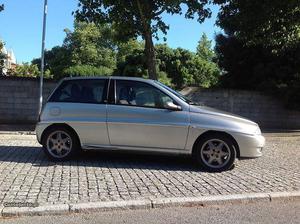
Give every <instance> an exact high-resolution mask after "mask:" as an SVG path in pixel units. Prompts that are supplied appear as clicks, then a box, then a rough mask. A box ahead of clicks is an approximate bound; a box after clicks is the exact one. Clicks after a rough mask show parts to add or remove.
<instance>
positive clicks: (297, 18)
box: [216, 0, 300, 109]
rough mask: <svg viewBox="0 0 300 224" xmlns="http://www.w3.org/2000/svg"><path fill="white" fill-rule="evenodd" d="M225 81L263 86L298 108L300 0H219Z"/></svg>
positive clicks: (220, 54) (219, 42)
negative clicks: (222, 30) (220, 3)
mask: <svg viewBox="0 0 300 224" xmlns="http://www.w3.org/2000/svg"><path fill="white" fill-rule="evenodd" d="M219 2H223V4H222V5H221V12H220V13H219V18H218V23H219V24H220V25H221V27H222V28H223V29H224V30H225V31H226V34H225V35H222V34H220V35H218V36H217V37H216V53H217V58H218V63H219V66H220V67H221V68H222V69H223V71H224V72H223V73H224V74H223V76H222V79H221V85H222V86H224V87H228V88H239V89H251V90H253V89H254V90H260V91H264V92H266V93H270V94H273V95H275V96H278V97H279V98H281V99H283V100H284V101H285V103H286V105H287V106H288V107H290V108H298V109H300V104H299V101H300V95H299V92H300V32H299V28H300V27H299V24H300V11H299V10H300V9H299V6H300V5H299V1H295V0H289V1H278V0H275V1H270V0H267V1H259V0H251V1H250V0H245V1H241V0H231V1H226V4H225V3H224V2H225V1H219ZM296 2H298V4H296Z"/></svg>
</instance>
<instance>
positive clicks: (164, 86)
mask: <svg viewBox="0 0 300 224" xmlns="http://www.w3.org/2000/svg"><path fill="white" fill-rule="evenodd" d="M155 82H156V83H157V84H158V85H160V86H161V87H163V88H165V89H166V90H168V91H170V92H171V93H173V94H174V95H176V96H177V97H179V98H180V99H181V100H183V101H184V102H186V103H188V104H191V105H192V104H193V105H196V103H195V102H193V101H191V100H190V99H188V98H187V97H186V96H184V95H182V94H181V93H179V92H177V91H175V90H174V89H172V88H170V87H169V86H166V85H165V84H162V83H161V82H159V81H155Z"/></svg>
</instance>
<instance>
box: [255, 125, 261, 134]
mask: <svg viewBox="0 0 300 224" xmlns="http://www.w3.org/2000/svg"><path fill="white" fill-rule="evenodd" d="M254 134H255V135H261V130H260V128H259V127H258V126H257V128H256V130H255V132H254Z"/></svg>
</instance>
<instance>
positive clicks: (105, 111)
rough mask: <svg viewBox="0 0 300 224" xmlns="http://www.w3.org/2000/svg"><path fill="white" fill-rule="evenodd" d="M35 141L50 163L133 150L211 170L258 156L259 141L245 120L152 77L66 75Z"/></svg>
mask: <svg viewBox="0 0 300 224" xmlns="http://www.w3.org/2000/svg"><path fill="white" fill-rule="evenodd" d="M36 134H37V140H38V142H39V143H41V144H42V145H43V148H44V151H45V153H46V154H47V155H48V156H49V157H50V158H51V159H52V160H55V161H62V160H66V159H69V158H70V157H71V156H73V155H74V154H76V153H77V152H78V151H79V150H81V149H83V150H89V149H93V150H94V149H102V150H103V149H106V150H134V151H143V152H157V153H176V154H188V155H192V156H193V157H194V158H195V160H196V161H197V163H199V165H202V166H203V167H204V168H206V169H208V170H209V171H223V170H227V169H229V168H231V167H232V166H233V164H234V162H235V159H236V158H255V157H259V156H261V155H262V149H263V147H264V144H265V138H264V137H263V136H262V135H261V131H260V128H259V126H258V125H257V124H256V123H254V122H252V121H250V120H247V119H245V118H242V117H239V116H235V115H233V114H229V113H226V112H222V111H218V110H215V109H212V108H208V107H205V106H197V105H196V104H195V103H193V102H191V101H189V100H188V99H186V98H185V97H184V96H182V95H181V94H179V93H178V92H176V91H174V90H172V89H171V88H169V87H167V86H165V85H163V84H162V83H160V82H158V81H154V80H146V79H141V78H129V77H99V78H98V77H97V78H95V77H91V78H86V77H84V78H82V77H81V78H65V79H63V80H62V81H61V82H60V83H59V84H58V86H57V87H56V89H55V90H54V91H53V93H52V94H51V95H50V97H49V98H48V101H47V103H46V104H45V106H44V108H43V111H42V113H41V114H40V118H39V122H38V124H37V126H36Z"/></svg>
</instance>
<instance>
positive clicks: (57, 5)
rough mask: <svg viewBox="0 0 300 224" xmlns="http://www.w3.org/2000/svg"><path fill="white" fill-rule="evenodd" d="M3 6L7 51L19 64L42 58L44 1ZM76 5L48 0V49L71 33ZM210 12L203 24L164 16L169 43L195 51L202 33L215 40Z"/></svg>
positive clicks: (7, 0)
mask: <svg viewBox="0 0 300 224" xmlns="http://www.w3.org/2000/svg"><path fill="white" fill-rule="evenodd" d="M1 3H4V5H5V9H4V11H2V12H1V13H0V39H1V40H3V41H4V42H5V46H6V48H7V49H13V51H14V53H15V56H16V58H17V62H18V63H22V62H30V61H31V60H32V59H33V58H37V57H40V55H41V39H42V21H43V4H44V0H25V1H24V0H0V4H1ZM77 4H78V0H48V16H47V28H46V49H51V48H52V47H54V46H57V45H61V44H62V42H63V40H64V38H65V33H64V29H65V28H68V29H70V30H72V28H73V21H74V17H73V16H72V11H74V10H76V8H77ZM211 9H212V17H211V18H210V19H207V20H206V21H205V22H204V23H202V24H199V23H198V22H197V21H196V20H187V19H185V18H184V16H179V15H175V16H171V15H167V14H164V15H163V19H164V21H165V22H166V24H168V25H169V26H170V30H169V31H168V34H167V36H166V37H167V44H168V45H169V46H170V47H172V48H177V47H181V48H185V49H189V50H191V51H195V50H196V47H197V43H198V41H199V39H200V37H201V35H202V33H203V32H205V33H206V35H207V36H208V38H209V39H211V40H213V39H214V36H215V34H216V33H219V32H221V30H220V28H219V27H217V26H216V25H215V20H216V16H217V12H218V7H217V6H211ZM161 42H162V40H161Z"/></svg>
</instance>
